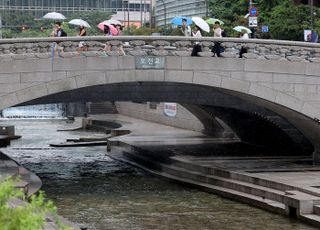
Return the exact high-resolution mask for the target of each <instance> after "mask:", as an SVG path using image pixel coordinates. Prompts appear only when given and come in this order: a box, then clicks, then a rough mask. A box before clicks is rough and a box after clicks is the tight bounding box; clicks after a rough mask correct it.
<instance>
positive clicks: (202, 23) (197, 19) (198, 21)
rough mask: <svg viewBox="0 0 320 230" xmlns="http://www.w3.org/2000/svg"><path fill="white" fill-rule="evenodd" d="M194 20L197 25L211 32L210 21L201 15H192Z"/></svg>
mask: <svg viewBox="0 0 320 230" xmlns="http://www.w3.org/2000/svg"><path fill="white" fill-rule="evenodd" d="M192 21H193V22H194V24H196V25H197V26H199V27H200V29H202V30H204V31H206V32H208V33H209V32H210V27H209V25H208V23H207V22H206V21H205V20H203V19H202V18H200V17H192Z"/></svg>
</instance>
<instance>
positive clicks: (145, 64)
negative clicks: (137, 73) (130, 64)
mask: <svg viewBox="0 0 320 230" xmlns="http://www.w3.org/2000/svg"><path fill="white" fill-rule="evenodd" d="M135 59H136V69H164V63H165V59H164V57H157V56H140V57H139V56H137V57H136V58H135Z"/></svg>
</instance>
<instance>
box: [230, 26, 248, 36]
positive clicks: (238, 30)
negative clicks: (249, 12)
mask: <svg viewBox="0 0 320 230" xmlns="http://www.w3.org/2000/svg"><path fill="white" fill-rule="evenodd" d="M233 29H234V30H235V31H237V32H242V31H243V30H244V31H246V32H247V33H248V34H251V33H252V31H251V30H250V29H249V28H247V27H245V26H236V27H234V28H233Z"/></svg>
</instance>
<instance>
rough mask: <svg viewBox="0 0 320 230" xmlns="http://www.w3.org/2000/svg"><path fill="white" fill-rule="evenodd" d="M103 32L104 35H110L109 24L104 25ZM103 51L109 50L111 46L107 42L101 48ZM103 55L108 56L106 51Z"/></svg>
mask: <svg viewBox="0 0 320 230" xmlns="http://www.w3.org/2000/svg"><path fill="white" fill-rule="evenodd" d="M103 33H104V35H105V36H106V37H111V36H112V33H111V30H110V28H109V26H107V25H104V30H103ZM103 51H105V52H108V51H111V46H110V44H109V43H108V42H106V44H105V46H104V48H103ZM105 55H106V56H108V55H107V53H105Z"/></svg>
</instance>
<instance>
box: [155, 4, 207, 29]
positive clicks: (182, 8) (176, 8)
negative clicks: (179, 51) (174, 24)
mask: <svg viewBox="0 0 320 230" xmlns="http://www.w3.org/2000/svg"><path fill="white" fill-rule="evenodd" d="M155 3H156V7H155V17H156V25H157V26H164V25H165V24H167V25H169V24H170V21H171V19H172V18H174V17H176V16H187V17H192V16H200V17H203V16H206V15H207V14H208V0H156V2H155Z"/></svg>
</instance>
